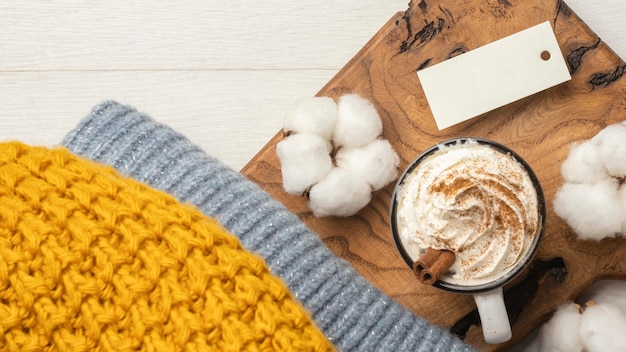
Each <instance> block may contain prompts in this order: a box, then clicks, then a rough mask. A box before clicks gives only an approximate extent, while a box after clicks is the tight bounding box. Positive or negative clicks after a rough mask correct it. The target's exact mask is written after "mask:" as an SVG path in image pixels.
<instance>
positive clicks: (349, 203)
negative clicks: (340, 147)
mask: <svg viewBox="0 0 626 352" xmlns="http://www.w3.org/2000/svg"><path fill="white" fill-rule="evenodd" d="M371 199H372V191H371V189H370V186H369V185H368V184H367V182H365V181H364V180H363V179H359V178H355V177H354V176H352V174H351V173H350V172H348V171H346V170H344V169H340V168H338V167H335V168H333V169H332V170H331V171H330V173H329V174H328V176H326V178H324V179H323V180H322V181H320V182H319V183H318V184H316V185H315V186H313V187H312V188H311V190H310V191H309V209H311V210H312V211H313V214H314V215H315V216H317V217H324V216H350V215H354V214H356V212H358V211H359V210H360V209H361V208H363V207H364V206H366V205H367V203H369V202H370V200H371Z"/></svg>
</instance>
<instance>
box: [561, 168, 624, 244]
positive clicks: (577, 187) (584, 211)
mask: <svg viewBox="0 0 626 352" xmlns="http://www.w3.org/2000/svg"><path fill="white" fill-rule="evenodd" d="M554 212H555V213H556V215H558V216H560V217H561V218H563V219H564V220H565V221H566V222H567V224H568V225H569V226H570V227H571V228H572V229H573V230H574V231H575V232H576V234H578V237H579V238H580V239H583V240H598V241H599V240H601V239H603V238H605V237H614V236H615V235H616V234H618V233H620V232H621V230H622V212H623V210H622V206H621V202H620V199H619V197H618V195H617V185H616V184H615V183H614V182H613V181H612V180H607V181H602V182H599V183H596V184H573V183H565V184H564V185H563V187H561V189H560V190H559V191H558V192H557V193H556V195H555V197H554Z"/></svg>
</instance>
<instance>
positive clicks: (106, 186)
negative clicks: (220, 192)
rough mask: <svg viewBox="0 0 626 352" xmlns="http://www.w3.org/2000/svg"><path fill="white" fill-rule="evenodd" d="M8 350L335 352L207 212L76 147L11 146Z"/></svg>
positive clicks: (1, 240)
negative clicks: (87, 156)
mask: <svg viewBox="0 0 626 352" xmlns="http://www.w3.org/2000/svg"><path fill="white" fill-rule="evenodd" d="M0 258H2V259H1V260H0V348H1V349H3V350H14V351H39V350H47V351H56V350H59V351H92V350H102V351H104V350H110V351H124V350H143V351H183V350H187V351H294V350H301V351H329V350H332V349H333V347H332V345H331V344H330V343H329V342H328V341H327V340H326V338H325V337H324V336H323V334H322V333H321V332H320V331H319V330H318V329H317V328H316V327H315V325H314V324H313V323H312V320H311V319H310V317H309V316H308V314H307V312H306V311H305V310H304V309H303V307H302V306H300V304H299V303H298V302H296V301H294V300H293V299H292V296H291V294H290V292H289V290H288V289H287V287H286V286H285V285H284V283H283V282H282V281H281V280H280V279H278V278H276V277H274V276H273V275H272V274H271V273H270V271H269V269H268V268H267V266H266V265H265V262H264V261H263V260H262V259H261V258H259V257H258V256H256V255H252V254H251V253H249V252H247V251H245V250H244V249H243V248H242V246H241V245H240V243H239V241H238V240H237V238H236V237H234V236H233V235H231V234H229V233H228V232H227V231H226V230H225V229H224V228H223V227H221V226H220V225H219V224H218V223H217V222H216V221H213V220H211V219H209V218H207V217H206V216H204V215H203V214H202V213H201V212H200V211H198V210H197V209H195V208H193V207H190V206H186V205H182V204H180V203H178V202H177V201H176V199H174V198H173V197H171V196H170V195H167V194H165V193H164V192H161V191H157V190H154V189H151V188H149V187H147V186H146V185H143V184H141V183H139V182H137V181H135V180H131V179H128V178H123V177H120V176H119V175H118V174H117V172H116V171H115V170H113V169H112V168H111V167H108V166H107V167H105V166H102V165H96V164H94V163H93V162H91V161H88V160H85V159H81V158H78V157H76V156H74V155H72V154H71V153H69V152H68V151H67V150H65V149H61V148H58V149H54V150H49V149H46V148H33V147H29V146H27V145H24V144H20V143H4V144H0Z"/></svg>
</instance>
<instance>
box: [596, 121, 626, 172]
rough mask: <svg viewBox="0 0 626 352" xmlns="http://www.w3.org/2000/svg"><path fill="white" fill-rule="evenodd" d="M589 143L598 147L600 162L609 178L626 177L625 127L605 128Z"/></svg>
mask: <svg viewBox="0 0 626 352" xmlns="http://www.w3.org/2000/svg"><path fill="white" fill-rule="evenodd" d="M591 142H592V143H593V144H597V145H598V151H599V157H600V160H601V161H602V163H603V164H604V166H605V168H606V170H607V171H608V173H609V174H610V175H611V176H614V177H621V176H626V127H624V126H622V125H620V124H614V125H610V126H607V127H605V128H604V129H603V130H602V131H600V133H598V134H597V135H596V136H595V137H593V138H592V140H591Z"/></svg>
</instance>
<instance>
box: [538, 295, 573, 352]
mask: <svg viewBox="0 0 626 352" xmlns="http://www.w3.org/2000/svg"><path fill="white" fill-rule="evenodd" d="M580 321H581V315H580V311H579V306H578V305H577V304H574V303H566V304H563V305H561V306H560V307H559V309H558V310H557V311H556V313H554V316H552V319H550V320H549V321H548V322H547V323H545V324H544V325H543V327H542V328H541V333H540V340H541V351H553V352H580V351H582V350H583V343H582V340H581V339H580V336H579V331H580Z"/></svg>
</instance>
